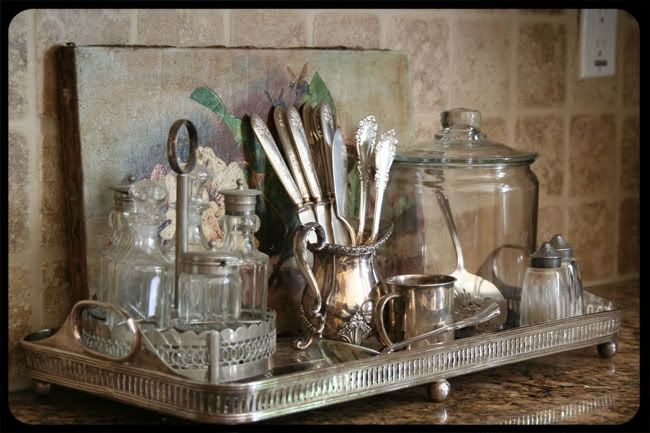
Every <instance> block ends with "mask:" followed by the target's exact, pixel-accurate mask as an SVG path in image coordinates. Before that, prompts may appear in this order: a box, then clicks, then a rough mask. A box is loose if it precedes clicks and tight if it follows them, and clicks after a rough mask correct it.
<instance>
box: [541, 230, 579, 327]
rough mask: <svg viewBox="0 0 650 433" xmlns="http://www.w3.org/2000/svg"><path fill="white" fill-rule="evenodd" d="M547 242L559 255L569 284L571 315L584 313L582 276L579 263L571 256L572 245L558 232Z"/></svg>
mask: <svg viewBox="0 0 650 433" xmlns="http://www.w3.org/2000/svg"><path fill="white" fill-rule="evenodd" d="M549 243H550V244H551V245H552V246H553V248H555V250H556V251H557V252H558V253H560V256H561V261H562V264H561V268H562V270H563V272H564V274H565V278H566V280H567V284H568V285H569V293H570V296H571V315H572V316H580V315H582V314H584V303H583V299H582V277H581V275H580V265H579V264H578V261H577V260H576V259H575V257H574V256H573V247H572V246H571V245H570V244H569V243H568V242H567V241H566V239H564V237H563V236H562V235H560V234H556V235H554V236H553V237H552V238H551V240H550V241H549Z"/></svg>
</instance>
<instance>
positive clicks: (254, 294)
mask: <svg viewBox="0 0 650 433" xmlns="http://www.w3.org/2000/svg"><path fill="white" fill-rule="evenodd" d="M219 194H221V195H223V197H224V207H225V215H224V217H223V220H222V226H223V232H224V241H223V249H224V250H225V251H234V252H238V253H241V255H242V264H241V267H240V268H241V275H242V309H243V312H244V314H243V315H244V317H250V319H252V320H263V319H265V318H266V307H267V298H268V269H269V256H267V255H266V254H264V253H263V252H261V251H259V250H258V249H257V247H256V246H255V237H254V233H255V232H256V231H257V230H258V229H259V227H260V219H259V217H258V216H257V215H256V214H255V205H256V203H257V196H258V195H260V194H261V193H260V191H258V190H256V189H248V188H244V182H243V181H242V180H241V179H237V188H236V189H229V190H222V191H219Z"/></svg>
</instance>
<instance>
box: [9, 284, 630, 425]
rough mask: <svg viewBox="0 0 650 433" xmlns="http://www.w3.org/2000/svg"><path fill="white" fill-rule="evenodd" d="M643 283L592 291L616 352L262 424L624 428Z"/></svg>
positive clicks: (521, 367) (145, 420) (78, 409)
mask: <svg viewBox="0 0 650 433" xmlns="http://www.w3.org/2000/svg"><path fill="white" fill-rule="evenodd" d="M639 287H640V284H639V281H638V280H635V281H629V282H625V283H616V284H610V285H604V286H598V287H591V288H588V290H589V291H590V292H591V293H594V294H596V295H599V296H602V297H604V298H606V299H609V300H611V301H613V302H615V303H617V304H619V305H622V306H623V308H624V312H623V321H622V325H621V332H620V336H619V339H618V343H619V350H618V353H617V354H616V355H615V356H614V357H612V358H609V359H603V358H601V357H600V356H599V355H598V353H597V350H596V348H595V347H588V348H584V349H578V350H573V351H569V352H565V353H561V354H557V355H551V356H548V357H544V358H538V359H535V360H530V361H524V362H520V363H517V364H511V365H507V366H502V367H497V368H493V369H490V370H485V371H482V372H477V373H472V374H468V375H465V376H460V377H455V378H451V379H450V380H449V381H450V383H451V386H452V391H451V395H450V396H449V398H448V399H447V400H446V401H444V402H442V403H434V402H432V401H430V400H428V399H427V393H426V387H425V386H418V387H414V388H410V389H405V390H399V391H394V392H390V393H386V394H381V395H378V396H373V397H367V398H364V399H360V400H356V401H352V402H348V403H342V404H337V405H334V406H329V407H326V408H321V409H315V410H311V411H308V412H303V413H298V414H294V415H289V416H284V417H281V418H275V419H271V420H268V421H264V422H262V424H550V423H561V424H620V423H624V422H626V421H628V420H630V419H631V418H632V417H633V416H634V415H635V414H636V412H637V410H638V408H639V399H640V397H639V393H640V380H639V364H640V363H639ZM9 409H10V410H11V411H12V413H13V414H14V416H15V417H16V418H17V419H18V420H19V421H22V422H24V423H30V424H161V423H167V424H191V422H189V421H185V420H181V419H177V418H173V417H167V416H162V415H159V414H156V413H154V412H150V411H146V410H142V409H138V408H135V407H131V406H128V405H125V404H121V403H117V402H114V401H110V400H107V399H102V398H99V397H94V396H91V395H88V394H85V393H82V392H78V391H72V390H67V389H63V388H60V387H53V391H52V393H51V394H49V395H47V396H40V395H37V394H35V393H34V392H33V391H31V390H27V391H20V392H16V393H11V394H9Z"/></svg>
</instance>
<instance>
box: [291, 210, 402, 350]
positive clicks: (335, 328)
mask: <svg viewBox="0 0 650 433" xmlns="http://www.w3.org/2000/svg"><path fill="white" fill-rule="evenodd" d="M392 232H393V224H392V223H390V222H388V221H382V224H381V225H380V231H379V233H380V236H378V238H377V240H376V241H375V242H373V243H371V244H368V245H359V246H348V245H336V244H327V243H325V232H324V230H323V228H322V227H321V226H320V225H319V224H318V223H307V224H305V225H303V226H302V227H300V228H299V230H298V232H297V233H296V236H295V238H294V242H293V250H294V255H295V258H296V263H297V265H298V268H299V269H300V271H301V272H302V274H303V275H304V277H305V279H306V280H307V287H306V288H305V291H304V292H303V296H302V302H301V309H302V311H301V313H302V314H301V315H302V317H303V322H304V323H303V325H304V327H305V328H306V331H307V336H306V338H305V340H304V341H299V342H298V343H297V344H296V346H297V347H298V348H299V349H306V348H307V347H309V345H310V344H311V343H312V341H313V338H314V337H317V338H318V337H324V338H327V339H330V340H338V341H343V342H346V343H351V344H361V343H362V342H363V341H364V340H366V339H367V338H368V337H369V336H370V335H371V334H373V333H374V332H375V328H374V327H373V326H372V323H371V322H372V313H373V311H374V308H375V305H376V303H377V301H378V300H379V298H380V297H381V296H382V295H383V294H385V293H386V290H385V288H384V286H383V283H382V280H381V277H380V276H379V274H378V272H377V269H376V260H375V252H376V251H377V249H378V248H379V247H381V246H382V245H383V244H384V242H386V240H387V239H388V238H389V237H390V235H391V234H392ZM312 233H315V234H316V237H317V242H316V243H309V242H308V238H309V236H310V235H311V234H312ZM310 251H311V252H312V253H313V256H314V260H313V262H314V265H313V270H312V267H310V265H309V262H310V259H309V252H310Z"/></svg>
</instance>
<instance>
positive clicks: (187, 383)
mask: <svg viewBox="0 0 650 433" xmlns="http://www.w3.org/2000/svg"><path fill="white" fill-rule="evenodd" d="M584 304H585V314H583V315H580V316H574V317H570V318H566V319H561V320H555V321H550V322H544V323H539V324H535V325H531V326H526V327H513V328H508V329H504V330H501V331H496V332H492V333H485V334H478V335H473V336H469V337H465V338H459V339H456V340H455V341H450V342H445V343H440V344H436V345H432V346H429V347H424V348H418V349H413V350H403V351H397V352H393V353H390V354H385V355H384V354H381V355H376V356H369V357H368V358H363V359H356V360H352V361H345V362H341V363H338V364H336V363H330V362H326V361H324V360H318V361H316V360H310V361H305V362H302V363H300V362H296V360H299V359H300V355H301V353H300V352H299V351H296V350H295V349H293V347H292V343H293V340H292V339H289V338H281V339H279V340H278V341H277V349H278V350H277V352H276V353H275V355H274V356H273V358H274V364H275V368H274V369H273V370H270V371H268V372H267V373H265V374H263V375H260V376H256V377H250V378H248V379H246V380H240V381H238V382H231V383H218V384H215V383H210V379H209V374H208V375H205V370H203V372H204V376H203V379H199V378H198V376H199V375H196V376H195V377H188V375H187V370H184V369H182V368H180V365H173V364H170V362H169V359H166V357H165V356H163V355H162V354H161V353H160V351H159V350H158V349H157V348H156V347H155V344H153V343H152V341H151V338H150V337H148V336H147V333H146V331H144V332H143V331H142V330H141V329H139V328H138V327H137V326H135V325H134V324H133V323H132V319H130V318H128V316H126V315H125V319H126V321H125V326H124V329H123V331H124V334H125V335H126V334H128V335H130V338H129V339H128V340H129V343H125V341H124V340H123V341H121V342H112V343H111V341H110V338H109V339H108V340H107V339H106V337H103V338H99V337H100V335H99V334H101V331H102V330H101V329H100V328H93V327H92V323H90V324H89V323H85V322H84V321H85V320H87V319H88V318H92V316H91V315H86V314H85V313H84V312H85V311H86V310H87V309H88V308H92V307H100V306H101V307H104V308H107V306H106V304H99V305H98V303H97V302H95V301H80V302H79V303H77V304H76V305H75V306H74V307H73V309H72V312H71V314H70V315H69V317H68V319H67V320H66V322H65V323H64V324H63V326H62V327H61V328H60V329H59V330H58V331H55V330H51V329H45V330H42V331H38V332H35V333H32V334H30V335H28V336H26V337H25V338H24V339H23V340H22V341H21V346H22V347H23V349H24V350H25V352H26V355H27V368H28V373H29V374H30V375H31V377H32V378H33V380H34V381H35V384H36V386H35V389H36V391H37V392H40V393H44V394H46V393H48V392H49V391H50V388H51V384H55V385H61V386H65V387H68V388H73V389H76V390H80V391H84V392H88V393H90V394H94V395H98V396H101V397H107V398H111V399H113V400H116V401H119V402H123V403H126V404H130V405H133V406H137V407H142V408H145V409H149V410H153V411H156V412H159V413H161V414H165V415H171V416H177V417H180V418H185V419H190V420H195V421H201V422H211V423H226V424H238V423H245V422H251V421H259V420H263V419H268V418H273V417H278V416H282V415H288V414H291V413H296V412H302V411H306V410H310V409H315V408H318V407H323V406H329V405H333V404H337V403H341V402H345V401H351V400H355V399H359V398H363V397H367V396H371V395H377V394H381V393H385V392H389V391H394V390H397V389H403V388H408V387H412V386H416V385H423V384H430V385H429V396H430V398H432V399H433V400H434V401H442V400H444V399H446V397H447V396H448V395H449V393H450V391H451V386H450V384H449V382H448V381H447V379H449V378H452V377H455V376H460V375H463V374H468V373H472V372H475V371H479V370H485V369H488V368H493V367H498V366H501V365H505V364H511V363H514V362H520V361H525V360H528V359H533V358H538V357H542V356H547V355H551V354H555V353H559V352H564V351H568V350H574V349H578V348H583V347H588V346H594V345H597V346H598V352H599V353H600V355H601V356H603V357H610V356H612V355H614V354H615V353H616V351H617V348H618V346H617V343H616V337H617V335H618V332H619V329H620V324H621V314H622V309H621V307H620V306H618V305H616V304H613V303H612V302H609V301H607V300H606V299H603V298H600V297H598V296H596V295H593V294H591V293H589V292H587V291H585V292H584ZM108 307H110V308H114V309H117V307H112V306H108ZM122 314H125V313H124V312H122ZM92 320H95V319H92ZM130 321H131V322H130ZM269 332H271V330H270V329H269ZM273 332H275V329H273ZM84 333H90V335H86V336H84ZM221 341H222V342H223V340H221ZM273 341H275V339H274V340H273ZM92 342H94V343H93V344H94V346H93V345H92V344H91V343H92ZM101 342H103V343H104V344H107V346H102V345H101V344H100V343H101ZM115 343H118V344H117V345H118V346H120V347H121V349H119V350H121V352H120V353H117V352H114V354H110V353H108V352H110V350H108V348H115V347H116V345H115ZM116 353H117V354H116Z"/></svg>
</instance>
